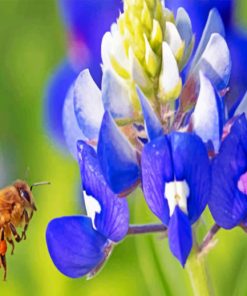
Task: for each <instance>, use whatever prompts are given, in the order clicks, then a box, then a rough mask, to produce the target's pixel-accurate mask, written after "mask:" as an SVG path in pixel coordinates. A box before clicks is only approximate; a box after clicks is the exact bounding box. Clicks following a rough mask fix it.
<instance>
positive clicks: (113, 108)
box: [101, 70, 133, 118]
mask: <svg viewBox="0 0 247 296" xmlns="http://www.w3.org/2000/svg"><path fill="white" fill-rule="evenodd" d="M101 89H102V100H103V103H104V107H105V110H107V111H109V112H110V113H111V114H112V116H113V117H117V118H121V117H127V118H129V117H132V116H133V106H132V103H131V100H130V97H129V90H128V88H127V87H126V86H125V85H124V82H121V78H118V77H116V75H115V74H114V73H113V72H112V71H111V70H105V71H104V73H103V77H102V87H101Z"/></svg>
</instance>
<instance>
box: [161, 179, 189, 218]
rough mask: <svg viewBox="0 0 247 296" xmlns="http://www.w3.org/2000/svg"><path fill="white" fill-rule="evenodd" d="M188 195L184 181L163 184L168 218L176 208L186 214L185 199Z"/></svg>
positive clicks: (187, 188)
mask: <svg viewBox="0 0 247 296" xmlns="http://www.w3.org/2000/svg"><path fill="white" fill-rule="evenodd" d="M189 194H190V189H189V186H188V184H187V182H186V181H185V180H184V181H176V180H175V181H172V182H168V183H166V184H165V198H166V199H167V201H168V206H169V211H170V217H171V216H172V214H173V212H174V210H175V208H176V206H179V208H180V209H181V210H182V211H183V212H184V213H186V214H188V210H187V198H188V196H189Z"/></svg>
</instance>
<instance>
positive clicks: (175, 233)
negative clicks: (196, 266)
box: [168, 206, 192, 266]
mask: <svg viewBox="0 0 247 296" xmlns="http://www.w3.org/2000/svg"><path fill="white" fill-rule="evenodd" d="M168 241H169V246H170V250H171V252H172V254H173V255H174V256H175V257H176V258H177V259H178V260H179V261H180V263H181V264H182V266H184V265H185V263H186V260H187V258H188V256H189V254H190V251H191V248H192V231H191V226H190V222H189V219H188V216H187V215H186V214H185V213H184V212H183V211H181V210H180V208H179V207H178V206H177V207H176V208H175V210H174V213H173V215H172V216H171V219H170V222H169V227H168Z"/></svg>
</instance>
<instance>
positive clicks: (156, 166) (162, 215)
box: [141, 136, 174, 225]
mask: <svg viewBox="0 0 247 296" xmlns="http://www.w3.org/2000/svg"><path fill="white" fill-rule="evenodd" d="M141 164H142V186H143V192H144V196H145V199H146V202H147V204H148V206H149V208H150V209H151V211H152V212H153V213H154V214H155V215H156V216H157V217H158V218H159V219H160V220H161V221H162V222H163V223H164V224H165V225H168V223H169V208H168V203H167V199H165V196H164V188H165V182H169V181H171V180H173V179H174V174H173V167H172V158H171V153H170V149H169V143H168V140H167V137H165V136H163V137H159V138H156V139H155V140H153V141H152V142H150V143H148V144H146V145H145V146H144V149H143V151H142V161H141Z"/></svg>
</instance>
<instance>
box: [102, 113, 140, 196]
mask: <svg viewBox="0 0 247 296" xmlns="http://www.w3.org/2000/svg"><path fill="white" fill-rule="evenodd" d="M98 158H99V162H100V165H101V168H102V172H103V174H104V177H105V180H106V182H107V184H108V185H109V187H110V188H111V189H112V191H113V192H115V193H121V192H123V191H126V190H128V189H129V188H130V187H132V186H134V185H135V184H136V183H137V181H138V179H139V177H140V171H139V164H138V159H137V153H136V151H135V149H134V148H133V147H132V145H131V144H130V142H129V141H128V139H127V138H126V137H125V136H124V134H123V133H121V131H120V130H119V128H118V127H117V125H116V123H115V122H114V120H113V119H112V117H111V115H110V113H109V112H105V114H104V117H103V120H102V124H101V129H100V135H99V142H98Z"/></svg>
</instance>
